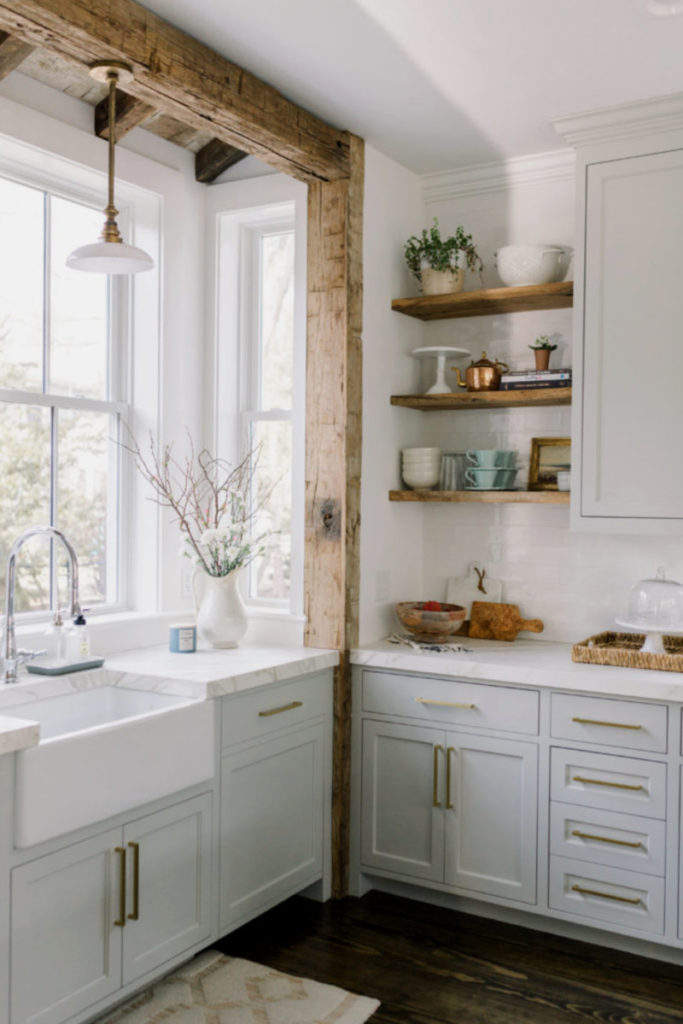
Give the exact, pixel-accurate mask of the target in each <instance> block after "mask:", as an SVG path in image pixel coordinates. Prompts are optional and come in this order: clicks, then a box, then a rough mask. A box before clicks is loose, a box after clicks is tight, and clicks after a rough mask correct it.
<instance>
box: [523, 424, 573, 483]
mask: <svg viewBox="0 0 683 1024" xmlns="http://www.w3.org/2000/svg"><path fill="white" fill-rule="evenodd" d="M571 447H572V442H571V438H570V437H532V438H531V459H530V462H529V490H530V491H556V490H557V474H558V473H561V472H563V471H565V470H568V469H569V468H570V466H571Z"/></svg>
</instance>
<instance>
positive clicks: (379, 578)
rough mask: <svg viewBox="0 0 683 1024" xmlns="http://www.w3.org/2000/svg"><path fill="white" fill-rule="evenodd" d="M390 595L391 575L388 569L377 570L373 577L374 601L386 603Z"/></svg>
mask: <svg viewBox="0 0 683 1024" xmlns="http://www.w3.org/2000/svg"><path fill="white" fill-rule="evenodd" d="M390 594H391V573H390V571H389V570H388V569H378V570H377V573H376V575H375V601H377V602H379V601H388V600H389V599H390Z"/></svg>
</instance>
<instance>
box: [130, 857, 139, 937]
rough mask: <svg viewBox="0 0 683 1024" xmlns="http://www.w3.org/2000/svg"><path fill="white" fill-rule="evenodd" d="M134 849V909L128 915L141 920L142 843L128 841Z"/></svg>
mask: <svg viewBox="0 0 683 1024" xmlns="http://www.w3.org/2000/svg"><path fill="white" fill-rule="evenodd" d="M128 845H129V846H130V848H131V850H132V851H133V909H132V911H131V913H130V914H129V915H128V919H129V921H139V920H140V844H139V843H132V842H131V843H128Z"/></svg>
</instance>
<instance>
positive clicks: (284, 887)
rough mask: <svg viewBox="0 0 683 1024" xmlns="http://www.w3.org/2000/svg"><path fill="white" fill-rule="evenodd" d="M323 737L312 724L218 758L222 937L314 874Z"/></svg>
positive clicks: (318, 870) (319, 854)
mask: <svg viewBox="0 0 683 1024" xmlns="http://www.w3.org/2000/svg"><path fill="white" fill-rule="evenodd" d="M325 733H326V727H325V725H324V724H322V723H319V724H317V725H311V726H309V727H307V728H302V729H297V730H296V731H295V732H288V733H287V734H285V735H281V736H278V735H274V736H269V737H268V739H267V740H263V741H261V742H259V743H257V744H256V745H252V746H249V747H248V748H247V749H239V750H236V751H235V752H232V753H228V754H227V755H226V756H225V757H223V761H222V767H221V858H220V863H221V902H220V928H221V931H222V932H223V931H228V930H230V929H231V928H234V927H235V926H236V925H237V924H239V923H240V922H242V921H246V920H248V919H249V918H251V917H254V916H255V915H256V914H258V913H260V912H261V911H263V910H265V909H266V908H267V907H270V906H273V905H274V904H275V903H278V902H279V901H280V900H283V899H286V898H287V897H288V896H291V895H292V894H293V893H295V892H299V891H300V890H301V889H303V888H305V887H306V886H307V885H308V884H310V883H311V882H313V881H315V880H316V879H318V878H320V876H321V875H322V872H323V821H324V813H325V777H326V772H325Z"/></svg>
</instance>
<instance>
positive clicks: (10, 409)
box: [0, 403, 50, 612]
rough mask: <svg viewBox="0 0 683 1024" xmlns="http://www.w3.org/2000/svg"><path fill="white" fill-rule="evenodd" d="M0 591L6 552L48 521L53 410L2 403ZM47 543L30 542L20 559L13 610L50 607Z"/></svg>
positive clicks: (34, 540) (0, 446) (42, 541)
mask: <svg viewBox="0 0 683 1024" xmlns="http://www.w3.org/2000/svg"><path fill="white" fill-rule="evenodd" d="M0 436H1V437H2V445H0V572H1V573H2V577H1V578H0V587H2V593H3V594H4V592H5V569H6V565H7V554H8V551H9V549H10V547H11V546H12V544H13V543H14V541H15V540H16V539H17V537H18V536H19V534H20V533H22V532H23V531H24V530H26V529H28V528H29V526H47V525H48V524H49V522H50V411H49V409H42V408H38V407H36V406H33V407H32V406H27V405H15V404H9V403H8V404H3V405H0ZM49 552H50V548H49V544H48V543H47V542H46V540H45V539H44V538H36V539H33V540H30V541H28V542H27V543H26V544H25V546H24V547H23V548H22V549H21V552H20V554H19V556H18V558H17V575H16V589H15V611H17V612H20V611H37V610H40V609H45V608H49V606H50V599H49Z"/></svg>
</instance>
